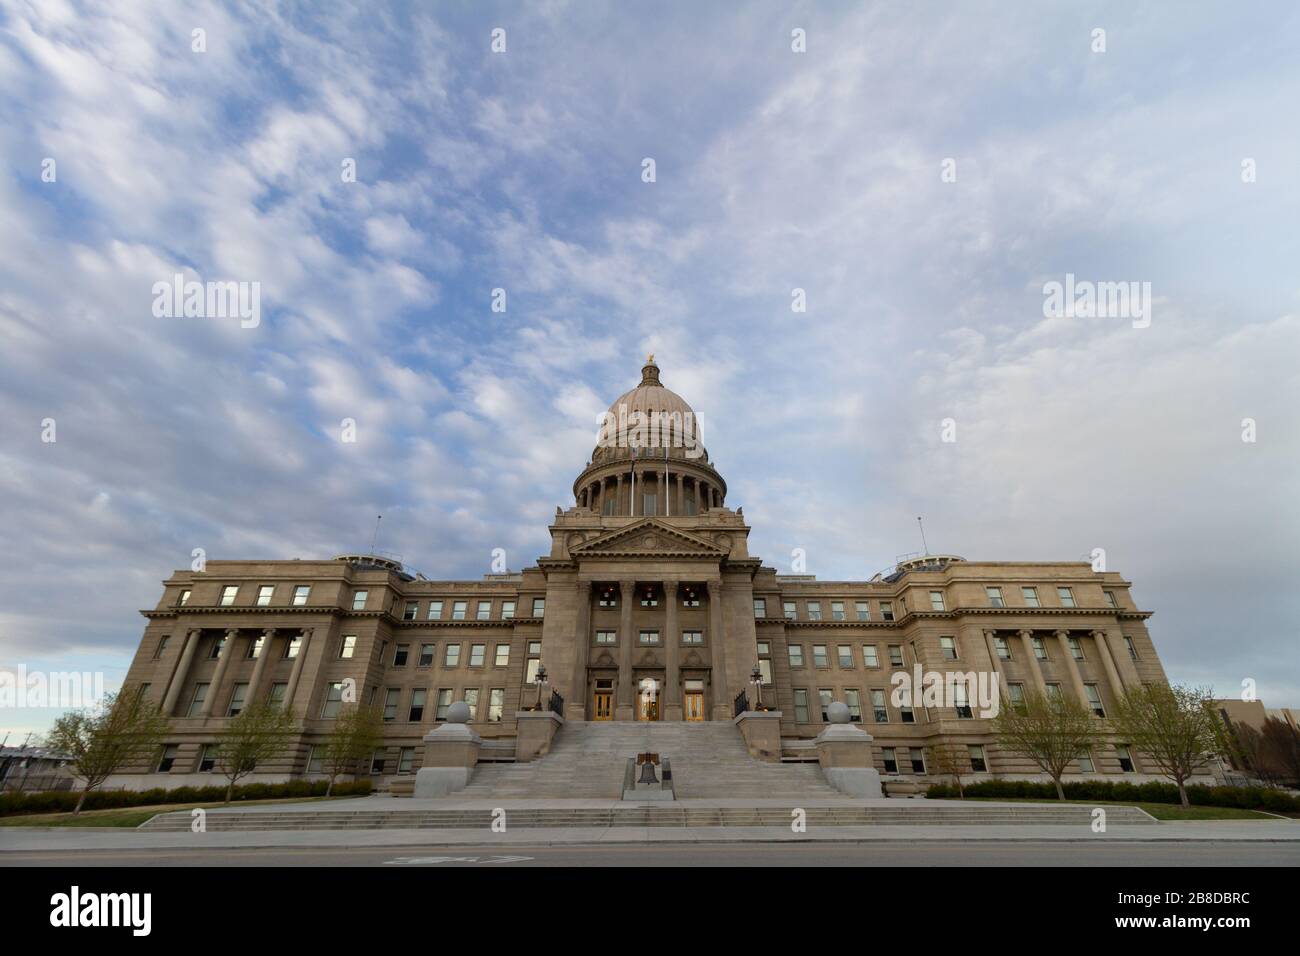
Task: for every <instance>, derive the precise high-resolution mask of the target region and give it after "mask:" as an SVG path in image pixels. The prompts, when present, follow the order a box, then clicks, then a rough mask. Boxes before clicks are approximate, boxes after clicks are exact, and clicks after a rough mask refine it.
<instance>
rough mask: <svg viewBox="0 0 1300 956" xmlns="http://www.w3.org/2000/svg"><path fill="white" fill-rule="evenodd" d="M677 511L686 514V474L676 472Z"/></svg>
mask: <svg viewBox="0 0 1300 956" xmlns="http://www.w3.org/2000/svg"><path fill="white" fill-rule="evenodd" d="M677 513H678V514H679V515H684V514H686V475H685V474H683V473H682V472H680V471H679V472H678V473H677Z"/></svg>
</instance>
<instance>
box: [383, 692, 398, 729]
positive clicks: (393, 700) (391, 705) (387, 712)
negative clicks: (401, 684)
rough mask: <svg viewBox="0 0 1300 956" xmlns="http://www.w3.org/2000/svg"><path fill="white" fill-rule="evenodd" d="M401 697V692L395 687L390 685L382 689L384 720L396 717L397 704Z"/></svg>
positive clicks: (391, 719)
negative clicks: (384, 689)
mask: <svg viewBox="0 0 1300 956" xmlns="http://www.w3.org/2000/svg"><path fill="white" fill-rule="evenodd" d="M401 699H402V692H401V690H400V689H398V688H396V687H390V688H388V689H387V690H386V691H384V720H387V721H393V720H396V719H397V705H398V703H399V702H400V701H401Z"/></svg>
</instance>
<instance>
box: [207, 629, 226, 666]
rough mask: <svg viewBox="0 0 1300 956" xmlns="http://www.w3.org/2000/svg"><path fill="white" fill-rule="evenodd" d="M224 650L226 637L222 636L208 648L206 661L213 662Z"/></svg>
mask: <svg viewBox="0 0 1300 956" xmlns="http://www.w3.org/2000/svg"><path fill="white" fill-rule="evenodd" d="M225 649H226V635H224V634H222V635H221V636H220V637H218V638H217V639H216V640H215V641H213V642H212V646H211V647H210V648H208V660H210V661H215V660H216V659H217V658H219V657H220V656H221V652H222V651H224V650H225Z"/></svg>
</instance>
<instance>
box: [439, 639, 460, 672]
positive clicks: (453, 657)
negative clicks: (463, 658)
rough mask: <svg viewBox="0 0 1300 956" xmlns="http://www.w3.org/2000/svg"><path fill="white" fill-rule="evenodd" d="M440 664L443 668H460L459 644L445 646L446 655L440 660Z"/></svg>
mask: <svg viewBox="0 0 1300 956" xmlns="http://www.w3.org/2000/svg"><path fill="white" fill-rule="evenodd" d="M442 664H443V666H444V667H459V666H460V645H459V644H448V645H447V655H446V656H445V657H444V658H443V659H442Z"/></svg>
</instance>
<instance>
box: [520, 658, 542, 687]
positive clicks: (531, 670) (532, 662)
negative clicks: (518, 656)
mask: <svg viewBox="0 0 1300 956" xmlns="http://www.w3.org/2000/svg"><path fill="white" fill-rule="evenodd" d="M541 666H542V661H541V658H537V657H530V658H528V665H527V666H526V667H525V668H524V683H525V684H536V683H537V672H538V669H539V668H540V667H541Z"/></svg>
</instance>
